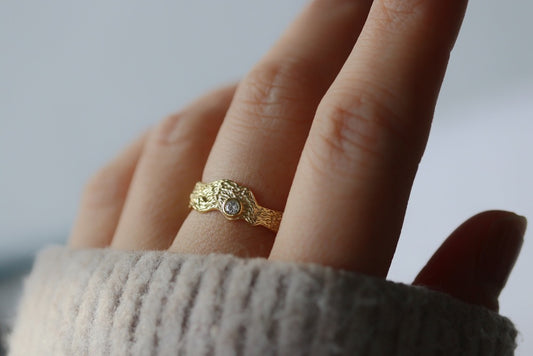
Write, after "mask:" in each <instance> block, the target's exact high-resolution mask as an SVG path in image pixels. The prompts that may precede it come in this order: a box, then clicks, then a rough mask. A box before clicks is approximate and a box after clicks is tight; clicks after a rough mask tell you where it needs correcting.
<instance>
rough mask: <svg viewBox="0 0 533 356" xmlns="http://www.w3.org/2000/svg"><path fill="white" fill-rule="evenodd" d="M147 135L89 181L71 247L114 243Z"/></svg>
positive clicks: (74, 227)
mask: <svg viewBox="0 0 533 356" xmlns="http://www.w3.org/2000/svg"><path fill="white" fill-rule="evenodd" d="M147 136H148V133H145V134H143V135H142V136H141V137H140V138H139V139H137V140H136V141H135V142H133V144H131V145H130V146H129V147H127V148H126V149H125V150H124V151H123V152H121V153H120V154H119V155H118V156H117V157H116V158H115V159H114V160H112V161H111V162H110V163H108V164H107V165H106V166H104V167H103V168H102V169H100V170H99V171H98V172H97V173H96V174H95V175H94V176H93V177H92V178H91V179H90V180H89V182H88V183H87V185H86V186H85V189H84V191H83V195H82V199H81V204H80V210H79V212H78V216H77V218H76V221H75V223H74V226H73V228H72V231H71V233H70V239H69V245H70V246H71V247H74V248H97V247H106V246H108V245H109V244H110V243H111V239H112V237H113V234H114V233H115V229H116V227H117V224H118V220H119V218H120V213H121V211H122V207H123V206H124V201H125V200H126V195H127V192H128V189H129V186H130V182H131V178H132V176H133V172H134V171H135V167H136V165H137V162H138V160H139V157H140V156H141V152H142V149H143V147H144V145H145V143H146V138H147Z"/></svg>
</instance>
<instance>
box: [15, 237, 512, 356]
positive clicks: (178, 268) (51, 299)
mask: <svg viewBox="0 0 533 356" xmlns="http://www.w3.org/2000/svg"><path fill="white" fill-rule="evenodd" d="M515 336H516V330H515V329H514V327H513V325H512V323H511V322H510V321H509V320H508V319H506V318H504V317H502V316H500V315H498V314H497V313H493V312H491V311H489V310H486V309H484V308H481V307H477V306H472V305H468V304H465V303H462V302H460V301H458V300H455V299H453V298H451V297H448V296H445V295H443V294H439V293H436V292H432V291H429V290H427V289H424V288H421V287H413V286H407V285H402V284H397V283H392V282H387V281H383V280H380V279H376V278H372V277H368V276H363V275H359V274H355V273H348V272H343V271H337V270H333V269H331V268H326V267H322V266H317V265H309V264H307V265H303V264H292V263H283V262H271V261H267V260H264V259H240V258H236V257H232V256H226V255H209V256H192V255H179V254H171V253H168V252H123V251H116V250H111V249H102V250H78V251H74V250H70V249H67V248H63V247H56V248H51V249H48V250H45V251H44V252H42V253H41V254H40V255H39V256H38V258H37V260H36V262H35V265H34V268H33V271H32V273H31V274H30V276H29V277H28V278H27V280H26V283H25V292H24V295H23V298H22V300H21V302H20V305H19V310H18V316H17V320H16V323H15V328H14V330H13V333H12V335H11V336H10V338H9V345H10V354H12V355H109V354H111V355H178V354H179V355H195V356H201V355H291V356H292V355H380V356H383V355H447V356H449V355H483V356H490V355H512V354H513V350H514V348H515Z"/></svg>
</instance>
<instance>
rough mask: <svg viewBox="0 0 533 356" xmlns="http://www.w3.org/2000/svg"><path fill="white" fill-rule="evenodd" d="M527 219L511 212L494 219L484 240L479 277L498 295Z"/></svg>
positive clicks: (518, 246)
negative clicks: (501, 217)
mask: <svg viewBox="0 0 533 356" xmlns="http://www.w3.org/2000/svg"><path fill="white" fill-rule="evenodd" d="M526 227H527V219H526V218H525V217H523V216H519V215H516V214H512V215H509V216H506V217H505V218H503V219H500V220H497V221H495V222H494V223H493V224H492V226H491V228H490V230H489V237H488V238H487V240H486V246H485V248H484V249H483V252H482V255H481V256H480V259H481V261H480V262H481V263H480V268H481V270H480V273H481V274H482V275H481V276H480V277H481V278H482V279H483V280H484V281H485V283H486V284H487V286H488V287H490V290H491V291H493V293H495V294H496V295H494V296H493V297H498V295H499V294H500V292H501V290H502V289H503V287H504V286H505V283H506V282H507V279H508V278H509V275H510V274H511V271H512V269H513V267H514V264H515V262H516V259H517V258H518V255H519V254H520V249H521V248H522V243H523V241H524V234H525V232H526Z"/></svg>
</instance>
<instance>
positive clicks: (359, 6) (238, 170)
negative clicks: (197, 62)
mask: <svg viewBox="0 0 533 356" xmlns="http://www.w3.org/2000/svg"><path fill="white" fill-rule="evenodd" d="M370 4H371V1H370V0H364V1H334V2H331V1H325V0H318V1H314V2H312V3H311V4H310V5H309V6H308V7H307V8H306V10H305V11H304V12H303V13H302V15H301V16H300V17H299V18H298V19H297V20H296V21H295V23H294V24H293V25H292V26H291V27H290V28H289V29H288V31H287V32H286V33H285V35H284V36H283V37H282V38H281V40H280V41H279V42H278V43H277V44H276V45H275V46H274V47H273V48H272V49H271V51H270V52H269V53H268V54H267V55H266V56H265V57H264V58H263V60H262V61H261V62H260V63H259V64H258V65H257V66H256V67H255V68H254V69H253V70H252V71H251V73H250V74H249V75H248V76H247V77H246V78H245V79H244V80H243V82H242V83H241V84H240V86H239V88H238V90H237V92H236V95H235V100H234V102H233V103H232V106H231V107H230V109H229V111H228V114H227V116H226V119H225V121H224V123H223V125H222V127H221V129H220V132H219V136H218V137H217V140H216V142H215V144H214V146H213V149H212V150H211V153H210V155H209V158H208V161H207V164H206V166H205V170H204V173H203V181H204V182H210V181H214V180H219V179H223V178H224V179H232V180H234V181H237V182H238V183H240V184H242V185H244V186H247V187H249V188H250V189H251V190H252V191H253V192H254V194H255V196H256V198H257V200H258V202H259V203H260V204H261V205H263V206H266V207H268V208H271V209H275V210H282V209H283V208H284V206H285V202H286V199H287V195H288V193H289V189H290V185H291V182H292V179H293V176H294V172H295V170H296V165H297V163H298V160H299V158H300V153H301V150H302V147H303V144H304V142H305V139H306V137H307V134H308V130H309V127H310V125H311V121H312V118H313V116H314V113H315V110H316V106H317V105H318V103H319V101H320V99H321V98H322V96H323V95H324V93H325V91H326V90H327V88H328V87H329V85H330V84H331V82H332V81H333V79H334V78H335V76H336V75H337V73H338V71H339V70H340V68H341V66H342V64H343V63H344V61H345V59H346V57H347V56H348V54H349V53H350V50H351V49H352V47H353V45H354V43H355V41H356V39H357V36H358V34H359V32H360V30H361V28H362V26H363V24H364V21H365V18H366V15H367V13H368V9H369V7H370ZM213 232H216V236H213ZM274 237H275V234H274V233H273V232H271V231H268V230H266V229H263V228H257V227H253V226H251V225H248V224H246V223H244V222H242V221H238V222H234V223H231V224H230V223H228V222H227V221H225V218H224V217H223V216H222V215H221V214H216V213H212V214H205V215H203V214H202V215H200V214H198V213H197V212H194V211H193V212H192V213H191V214H189V216H188V217H187V219H186V220H185V222H184V224H183V226H182V228H181V229H180V232H179V233H178V236H177V238H176V240H175V242H174V244H173V246H172V247H171V250H172V251H177V252H185V253H208V252H219V253H232V254H235V255H240V256H267V255H268V254H269V252H270V248H271V246H272V243H273V239H274Z"/></svg>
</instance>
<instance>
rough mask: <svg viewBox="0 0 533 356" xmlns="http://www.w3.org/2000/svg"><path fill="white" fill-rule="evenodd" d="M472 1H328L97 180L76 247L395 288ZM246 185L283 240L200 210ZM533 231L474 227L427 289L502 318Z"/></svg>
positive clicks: (76, 232) (515, 223)
mask: <svg viewBox="0 0 533 356" xmlns="http://www.w3.org/2000/svg"><path fill="white" fill-rule="evenodd" d="M465 9H466V1H465V0H450V1H440V0H375V1H369V0H315V1H312V2H311V3H310V4H309V5H308V6H307V7H306V8H305V9H304V11H303V12H302V14H301V15H300V16H299V17H298V18H297V19H296V20H295V21H294V23H293V24H292V25H291V26H290V27H289V28H288V29H287V31H286V32H285V33H284V34H283V36H282V37H281V38H280V39H279V41H278V42H277V43H276V44H275V45H274V46H273V47H272V48H271V50H270V51H268V53H266V55H265V56H264V57H263V58H262V59H261V60H260V61H259V63H257V65H256V66H255V67H254V68H253V69H252V70H251V71H250V73H248V74H247V75H246V76H245V77H244V78H243V79H242V81H241V82H240V83H239V84H238V85H233V86H229V87H226V88H222V89H219V90H217V91H214V92H212V93H209V94H207V95H206V96H204V97H202V98H200V99H198V100H197V101H196V102H194V103H192V104H191V105H190V106H188V107H187V108H185V109H184V110H183V111H181V112H180V113H178V114H176V115H172V116H170V117H169V118H167V119H165V120H163V121H162V122H161V123H160V124H159V125H157V126H156V127H154V128H153V129H152V130H150V131H149V132H148V133H146V134H144V135H143V137H141V138H140V139H138V140H137V141H136V142H134V143H133V144H132V145H131V146H130V147H129V148H127V149H126V150H125V151H123V152H122V153H121V154H120V155H119V156H118V157H117V158H115V159H114V160H113V161H111V162H110V163H109V164H108V165H107V166H106V167H104V168H103V169H102V170H100V171H99V172H98V173H97V174H96V175H95V176H94V177H93V178H92V179H91V180H90V181H89V183H88V184H87V186H86V189H85V192H84V194H83V198H82V202H81V207H80V212H79V215H78V218H77V221H76V223H75V224H74V228H73V230H72V234H71V238H70V245H71V246H72V247H75V248H93V247H108V246H110V247H113V248H117V249H125V250H139V249H142V250H149V249H168V250H169V251H171V252H176V253H196V254H207V253H230V254H234V255H237V256H241V257H265V258H269V259H271V260H282V261H293V262H307V263H317V264H322V265H327V266H332V267H335V268H340V269H345V270H350V271H356V272H360V273H364V274H368V275H373V276H377V277H382V278H385V277H386V275H387V272H388V269H389V267H390V262H391V260H392V257H393V255H394V252H395V249H396V244H397V242H398V238H399V234H400V230H401V226H402V224H403V218H404V213H405V209H406V206H407V201H408V198H409V194H410V190H411V186H412V182H413V179H414V177H415V174H416V170H417V167H418V163H419V161H420V159H421V157H422V154H423V151H424V148H425V145H426V142H427V138H428V135H429V129H430V126H431V120H432V117H433V111H434V109H435V104H436V100H437V96H438V93H439V90H440V86H441V83H442V79H443V77H444V73H445V70H446V66H447V63H448V58H449V55H450V51H451V49H452V47H453V44H454V42H455V39H456V37H457V34H458V31H459V28H460V25H461V22H462V19H463V16H464V12H465ZM222 178H225V179H232V180H234V181H237V182H239V183H240V184H242V185H244V186H247V187H249V188H250V189H251V190H252V191H253V192H254V194H255V196H256V198H257V200H258V201H259V203H260V204H261V205H263V206H266V207H269V208H271V209H276V210H283V211H284V217H283V220H282V223H281V226H280V230H279V231H278V233H277V234H276V233H273V232H271V231H269V230H267V229H263V228H260V227H253V226H250V225H248V224H246V223H245V222H243V221H236V222H228V221H227V220H226V219H225V218H224V217H223V216H222V215H221V214H220V213H217V212H212V213H208V214H200V213H198V212H196V211H190V210H189V209H188V207H187V205H188V200H189V198H188V196H189V194H190V192H191V191H192V188H193V186H194V184H195V182H197V181H203V182H210V181H214V180H218V179H222ZM525 228H526V220H525V219H524V218H522V217H520V216H518V215H515V214H513V213H509V212H504V211H488V212H485V213H481V214H479V215H476V216H475V217H473V218H471V219H469V220H467V221H466V222H465V223H464V224H463V225H461V226H460V227H459V228H458V229H457V230H456V231H455V232H454V233H453V234H452V235H451V236H450V237H449V238H448V239H447V240H446V241H445V242H444V244H443V245H442V246H441V248H440V249H439V250H438V251H437V252H436V253H435V255H434V256H433V257H432V259H431V260H430V261H429V262H428V264H427V265H426V267H424V268H423V270H422V271H421V272H420V274H419V275H418V276H417V278H416V279H415V281H414V283H415V284H418V285H424V286H426V287H429V288H432V289H435V290H438V291H441V292H445V293H448V294H451V295H453V296H455V297H457V298H460V299H462V300H464V301H467V302H469V303H473V304H479V305H483V306H485V307H487V308H490V309H493V310H497V309H498V302H497V298H498V295H499V293H500V292H501V289H502V288H503V287H504V285H505V282H506V280H507V278H508V275H509V273H510V272H511V269H512V267H513V265H514V262H515V260H516V258H517V256H518V253H519V251H520V247H521V244H522V241H523V235H524V232H525Z"/></svg>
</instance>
